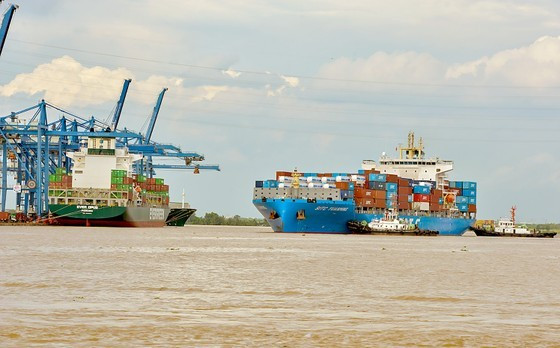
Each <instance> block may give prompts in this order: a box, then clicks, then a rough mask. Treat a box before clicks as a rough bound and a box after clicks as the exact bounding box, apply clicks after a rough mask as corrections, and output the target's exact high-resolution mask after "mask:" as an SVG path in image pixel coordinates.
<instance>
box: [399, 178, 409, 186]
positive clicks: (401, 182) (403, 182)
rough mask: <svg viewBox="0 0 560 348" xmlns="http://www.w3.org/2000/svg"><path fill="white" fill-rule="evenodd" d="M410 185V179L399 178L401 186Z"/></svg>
mask: <svg viewBox="0 0 560 348" xmlns="http://www.w3.org/2000/svg"><path fill="white" fill-rule="evenodd" d="M408 186H410V183H409V182H408V180H406V179H401V178H399V188H401V187H408Z"/></svg>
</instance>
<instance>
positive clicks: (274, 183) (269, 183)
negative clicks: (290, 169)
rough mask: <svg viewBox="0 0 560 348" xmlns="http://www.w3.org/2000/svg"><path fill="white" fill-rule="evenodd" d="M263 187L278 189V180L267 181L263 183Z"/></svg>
mask: <svg viewBox="0 0 560 348" xmlns="http://www.w3.org/2000/svg"><path fill="white" fill-rule="evenodd" d="M263 187H266V188H277V187H278V181H276V180H267V181H265V182H264V183H263Z"/></svg>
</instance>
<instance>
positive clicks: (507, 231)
mask: <svg viewBox="0 0 560 348" xmlns="http://www.w3.org/2000/svg"><path fill="white" fill-rule="evenodd" d="M516 210H517V208H516V207H511V210H510V212H511V218H509V219H500V220H498V221H497V222H494V221H492V220H481V221H477V222H476V223H475V224H474V226H472V227H471V228H470V229H471V230H472V231H473V232H474V233H475V234H476V235H477V236H480V237H528V238H554V236H556V232H541V231H537V230H535V229H533V230H529V229H527V228H526V227H523V226H516V225H515V211H516Z"/></svg>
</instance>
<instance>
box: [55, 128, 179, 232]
mask: <svg viewBox="0 0 560 348" xmlns="http://www.w3.org/2000/svg"><path fill="white" fill-rule="evenodd" d="M67 156H68V157H69V158H71V159H72V163H73V166H72V171H71V173H67V172H66V170H65V169H64V168H57V169H56V172H55V173H54V174H51V175H50V176H49V191H48V195H49V221H50V222H51V223H53V224H59V225H83V226H122V227H161V226H164V225H165V223H166V220H167V217H168V215H169V211H170V209H169V186H168V185H165V184H164V181H163V179H159V178H146V177H144V176H142V175H136V174H132V172H133V168H134V166H135V165H136V162H137V161H139V160H141V159H142V155H138V154H131V153H129V152H128V150H127V149H126V148H118V149H117V148H116V147H115V138H112V137H89V138H88V143H87V147H82V148H81V149H80V150H79V151H76V152H72V153H68V154H67Z"/></svg>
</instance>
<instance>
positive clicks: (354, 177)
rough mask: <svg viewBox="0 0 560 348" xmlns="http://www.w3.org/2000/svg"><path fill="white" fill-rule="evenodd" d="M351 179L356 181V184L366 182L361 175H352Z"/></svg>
mask: <svg viewBox="0 0 560 348" xmlns="http://www.w3.org/2000/svg"><path fill="white" fill-rule="evenodd" d="M351 178H352V181H356V182H364V181H366V177H365V176H363V175H352V176H351Z"/></svg>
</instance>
